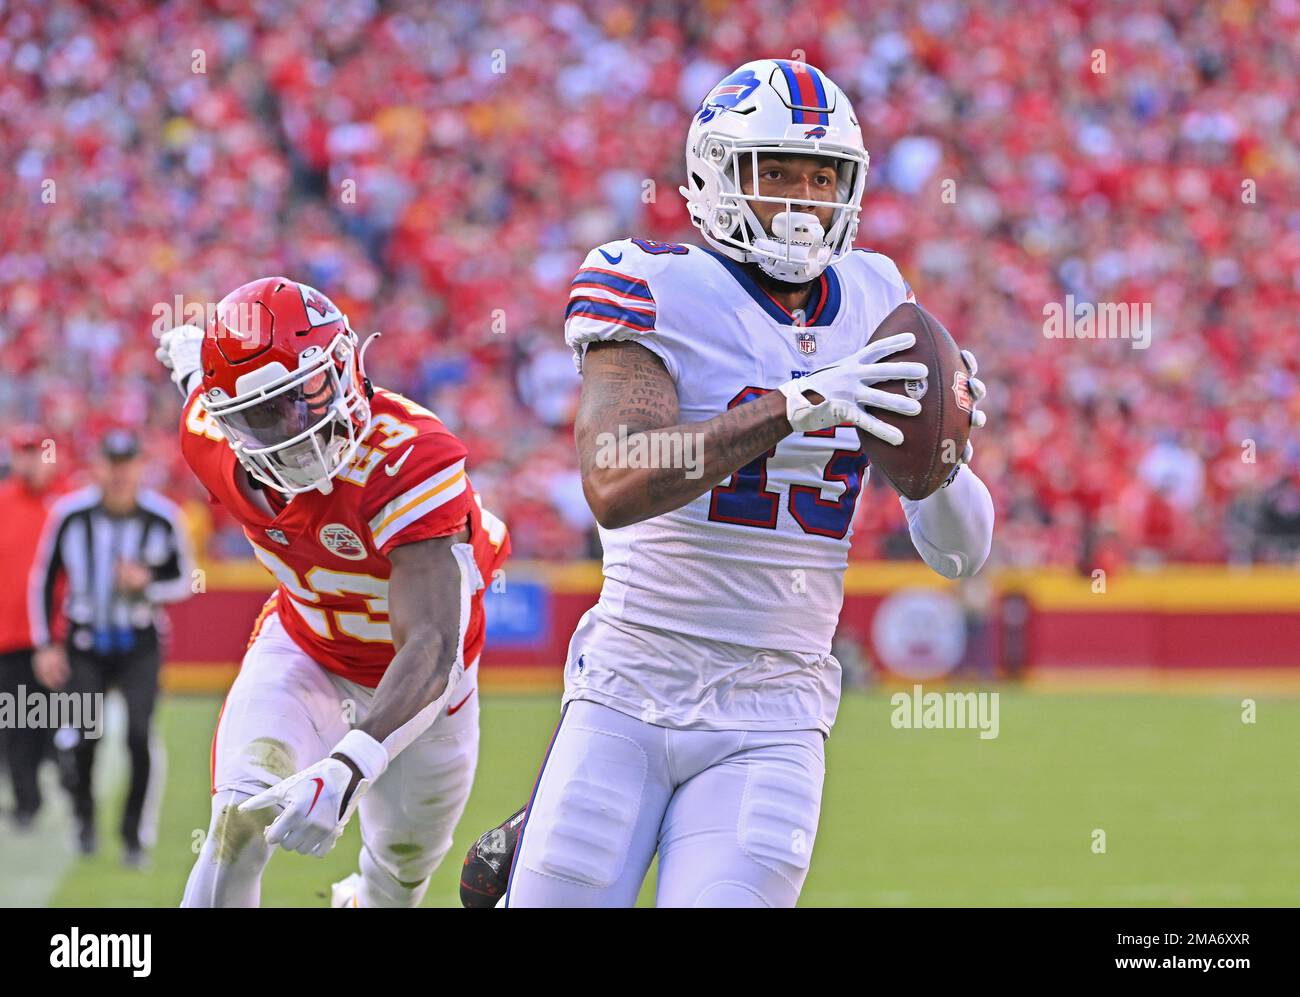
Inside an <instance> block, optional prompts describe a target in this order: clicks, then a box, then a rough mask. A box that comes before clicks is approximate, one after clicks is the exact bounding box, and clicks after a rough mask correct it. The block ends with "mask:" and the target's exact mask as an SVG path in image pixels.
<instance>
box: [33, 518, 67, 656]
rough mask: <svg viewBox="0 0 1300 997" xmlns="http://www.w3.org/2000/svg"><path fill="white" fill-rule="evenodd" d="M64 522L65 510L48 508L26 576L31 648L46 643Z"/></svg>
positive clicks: (50, 623) (52, 612) (65, 521)
mask: <svg viewBox="0 0 1300 997" xmlns="http://www.w3.org/2000/svg"><path fill="white" fill-rule="evenodd" d="M67 521H68V518H67V514H66V512H65V511H64V510H62V509H61V508H60V507H59V506H58V505H56V506H55V507H54V508H53V509H52V510H51V511H50V515H49V517H48V518H47V519H46V521H45V528H44V530H42V531H41V539H40V542H39V543H38V544H37V546H36V558H35V560H33V561H32V567H31V571H30V573H29V575H28V588H27V593H28V598H27V619H28V623H29V626H30V628H31V640H32V646H33V647H43V646H44V645H46V644H48V643H50V639H51V635H50V627H51V626H52V623H53V620H54V586H55V583H56V582H57V581H58V577H59V572H60V571H62V570H63V558H62V554H61V552H60V547H61V545H62V542H63V530H64V526H65V525H66V524H67Z"/></svg>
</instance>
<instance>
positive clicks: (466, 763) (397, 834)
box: [185, 616, 478, 906]
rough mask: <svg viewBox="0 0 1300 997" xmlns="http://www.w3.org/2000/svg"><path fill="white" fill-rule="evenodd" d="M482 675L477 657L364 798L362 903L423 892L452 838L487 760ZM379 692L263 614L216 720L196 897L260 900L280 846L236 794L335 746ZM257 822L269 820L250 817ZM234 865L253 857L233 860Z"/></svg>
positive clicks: (414, 898)
mask: <svg viewBox="0 0 1300 997" xmlns="http://www.w3.org/2000/svg"><path fill="white" fill-rule="evenodd" d="M477 682H478V667H477V663H476V664H475V666H474V667H471V668H469V669H468V670H467V671H466V673H465V677H464V678H463V679H462V680H461V683H460V685H459V686H458V687H457V689H456V691H455V692H454V693H453V694H452V697H451V700H450V701H449V702H448V704H447V707H446V708H445V709H444V711H443V713H442V714H441V715H440V716H439V717H438V719H437V720H435V721H434V723H433V725H432V726H431V727H430V728H429V729H428V730H427V731H425V732H424V733H423V734H422V735H420V737H418V738H417V739H416V740H415V741H414V742H412V743H411V744H410V745H409V746H407V747H406V749H405V750H403V751H402V752H401V753H400V754H398V755H397V757H396V758H394V759H393V760H392V762H391V763H390V764H389V766H388V768H387V769H386V770H385V771H384V774H383V775H381V776H380V777H379V778H378V779H377V780H376V781H375V784H374V785H373V786H371V787H370V789H369V791H368V792H367V793H366V795H365V796H363V797H362V798H361V802H360V804H358V807H357V810H358V816H359V818H360V821H361V840H362V844H363V849H362V854H361V863H360V866H361V875H362V880H363V883H362V888H361V893H360V896H359V899H360V902H361V904H362V906H367V905H376V906H378V905H385V906H387V905H402V906H407V905H414V904H415V903H418V902H419V899H420V898H421V897H422V896H423V893H424V884H425V881H426V880H427V879H428V877H429V876H430V875H431V874H432V873H433V871H434V869H436V868H437V866H438V863H439V862H441V861H442V859H443V856H445V855H446V854H447V851H448V850H449V849H450V848H451V840H452V833H453V831H454V830H455V828H456V824H457V822H458V821H459V820H460V816H461V813H462V812H463V811H464V809H465V802H466V800H468V798H469V792H470V787H471V785H472V784H473V781H474V769H475V765H476V763H477V761H478V695H477V690H476V686H477ZM373 698H374V690H373V689H368V688H366V687H365V686H361V685H358V684H357V683H355V682H350V681H348V680H347V679H344V678H341V677H339V676H337V675H334V674H332V673H331V672H328V671H326V670H325V669H324V668H322V667H321V666H320V665H318V664H317V663H316V662H315V661H314V660H313V659H312V658H311V657H309V656H308V655H307V654H306V652H304V651H303V650H302V649H301V648H300V647H299V646H298V645H297V644H295V643H294V642H293V640H292V639H291V638H290V637H289V635H288V634H287V633H286V632H285V630H284V627H283V626H281V625H280V621H279V618H278V617H276V616H271V617H269V618H268V619H267V620H266V621H265V622H264V624H263V625H262V628H261V630H260V631H259V633H258V635H257V637H256V639H255V640H254V641H253V644H252V646H251V647H250V648H249V649H248V652H247V653H246V654H245V655H244V662H243V665H242V666H241V668H240V670H239V675H238V677H237V678H236V679H235V682H234V685H232V686H231V688H230V693H229V695H227V697H226V702H225V705H224V706H223V707H222V711H221V717H220V719H219V720H218V721H217V730H216V733H215V735H214V737H213V745H212V788H213V810H212V824H211V827H210V828H209V833H208V838H207V840H206V841H205V844H204V849H203V852H202V853H201V854H200V856H199V861H198V863H196V865H195V870H194V873H193V874H192V875H191V877H190V885H189V887H188V888H187V890H186V897H185V903H186V906H190V905H194V906H211V905H217V906H224V905H226V904H228V903H229V904H235V905H244V904H245V903H256V900H257V895H256V890H255V888H254V889H253V891H252V894H251V896H250V893H249V890H250V887H249V884H248V881H249V879H250V877H252V878H254V879H256V878H260V874H261V869H262V867H264V866H265V863H266V861H267V859H269V857H270V850H269V849H267V848H264V847H258V846H259V845H264V842H262V841H261V829H262V827H263V826H264V825H265V822H266V817H267V815H268V814H267V812H265V811H257V812H254V813H250V814H239V813H238V811H237V809H236V807H237V803H238V802H240V801H242V800H244V799H247V798H248V797H250V796H253V795H255V794H257V793H260V792H261V791H262V790H263V789H265V788H267V787H268V786H272V785H274V784H275V783H277V782H279V781H280V780H281V779H283V778H286V777H287V776H290V775H292V774H293V773H295V772H298V771H300V770H302V769H304V768H306V767H307V766H308V765H311V764H313V763H314V762H317V761H320V759H322V758H324V757H325V756H326V755H327V754H328V753H329V751H330V749H331V748H332V747H333V746H334V745H335V744H337V743H338V741H339V739H340V738H342V737H343V735H344V734H346V733H347V732H348V730H349V729H350V728H351V727H353V726H355V725H356V724H358V723H360V722H361V721H363V720H364V719H365V717H366V714H367V712H368V710H369V708H370V704H371V701H372V700H373ZM453 710H454V711H455V712H454V713H451V714H450V715H449V711H453ZM250 822H252V823H258V822H260V824H258V826H257V827H252V826H251V825H250V826H245V825H249V824H250ZM249 845H252V846H253V847H249ZM235 865H239V866H242V867H243V868H239V869H233V870H228V869H225V868H223V866H235ZM227 882H228V883H229V884H230V888H229V889H228V890H227V889H226V888H225V886H226V883H227Z"/></svg>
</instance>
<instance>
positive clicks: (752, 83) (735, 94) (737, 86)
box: [699, 69, 758, 124]
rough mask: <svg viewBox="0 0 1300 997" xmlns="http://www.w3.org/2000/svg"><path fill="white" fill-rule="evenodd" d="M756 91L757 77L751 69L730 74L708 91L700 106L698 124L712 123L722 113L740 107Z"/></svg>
mask: <svg viewBox="0 0 1300 997" xmlns="http://www.w3.org/2000/svg"><path fill="white" fill-rule="evenodd" d="M757 89H758V77H757V76H755V75H754V71H753V70H752V69H743V70H740V71H738V72H735V73H732V74H731V75H730V76H728V77H727V78H726V79H725V80H723V81H722V82H721V83H719V84H718V85H717V86H716V87H714V88H713V89H712V90H710V91H709V95H708V96H707V97H705V98H704V100H703V101H702V102H701V104H700V113H699V119H700V124H704V123H705V122H706V121H712V120H713V119H714V118H715V117H716V116H717V115H718V114H720V113H721V112H723V111H730V110H732V109H733V108H736V107H738V106H740V104H742V103H744V101H745V100H747V99H748V98H749V95H750V94H752V93H753V92H754V91H755V90H757Z"/></svg>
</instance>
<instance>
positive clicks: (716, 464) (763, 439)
mask: <svg viewBox="0 0 1300 997" xmlns="http://www.w3.org/2000/svg"><path fill="white" fill-rule="evenodd" d="M677 418H678V409H677V387H676V385H675V384H674V383H673V379H672V377H671V376H670V375H669V374H668V371H667V370H666V369H665V368H664V365H663V362H662V361H661V360H660V359H659V358H658V357H657V356H655V355H654V353H652V352H651V351H650V350H648V349H646V348H645V347H644V346H640V345H638V344H636V343H633V342H598V343H592V344H590V345H589V346H588V347H587V352H586V356H585V357H584V359H583V363H582V399H581V402H580V404H579V406H578V418H577V425H576V432H575V435H576V436H577V442H578V461H579V464H580V466H581V469H582V489H583V492H584V494H585V495H586V496H587V504H588V505H590V506H591V511H592V513H594V514H595V516H596V521H597V522H598V523H600V525H601V526H603V527H605V528H606V529H617V528H618V527H620V526H630V525H631V524H633V523H639V522H641V520H643V519H650V518H651V517H653V516H658V515H660V514H661V513H665V512H669V511H671V510H673V509H678V508H680V507H681V506H683V505H685V504H686V503H687V502H689V501H691V500H692V499H694V498H695V497H697V496H699V495H703V494H704V493H705V492H707V491H708V490H709V489H711V488H713V487H714V486H715V485H717V484H718V483H719V482H721V481H724V480H726V479H727V478H728V477H730V476H731V475H732V474H733V473H734V472H735V471H736V470H737V469H738V468H741V467H743V466H744V465H746V464H748V463H749V462H750V461H751V460H753V459H754V458H755V457H758V456H759V455H761V454H764V453H766V452H767V451H768V450H771V449H772V447H774V446H776V444H777V443H778V442H780V441H781V440H782V439H784V438H785V437H786V436H789V435H790V432H791V429H790V421H789V420H788V419H787V418H786V400H785V396H783V395H782V394H781V393H780V392H779V391H771V392H768V393H767V394H765V395H763V396H762V397H760V398H756V399H754V400H753V401H751V402H747V403H745V404H744V405H737V406H736V407H735V408H732V409H730V410H728V411H726V412H723V413H722V414H721V415H718V416H714V417H713V418H712V419H709V420H708V421H707V422H697V423H678V421H677ZM620 427H623V431H624V432H625V433H626V435H627V437H628V440H629V443H631V441H632V438H633V437H634V435H635V434H637V433H645V434H647V436H648V437H649V440H648V442H649V443H651V444H652V445H654V444H655V443H656V442H657V441H656V439H655V438H656V437H659V434H670V435H669V436H668V437H667V440H668V441H669V442H673V443H680V441H685V440H686V438H687V437H690V446H691V447H692V448H693V449H692V450H691V451H689V452H690V453H691V454H692V456H693V457H694V458H695V461H697V462H698V463H694V464H693V465H692V467H691V468H690V469H689V470H690V473H689V475H688V473H687V472H688V469H687V468H685V467H681V466H678V467H618V466H602V465H607V464H610V463H611V462H610V461H608V460H602V459H600V458H601V455H602V453H604V454H609V453H610V447H611V446H612V442H613V441H615V440H617V438H618V436H619V428H620ZM673 452H687V451H684V450H682V451H678V450H677V449H675V448H674V450H673ZM614 463H616V462H614Z"/></svg>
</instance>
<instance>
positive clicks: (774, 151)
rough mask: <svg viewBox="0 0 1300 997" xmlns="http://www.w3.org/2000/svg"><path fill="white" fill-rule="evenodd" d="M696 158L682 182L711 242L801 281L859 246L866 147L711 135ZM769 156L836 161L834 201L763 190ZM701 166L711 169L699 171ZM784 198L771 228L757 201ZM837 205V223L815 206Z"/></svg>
mask: <svg viewBox="0 0 1300 997" xmlns="http://www.w3.org/2000/svg"><path fill="white" fill-rule="evenodd" d="M699 151H700V153H701V154H700V155H699V156H698V158H697V159H696V160H695V162H694V164H693V166H694V167H695V169H694V170H693V171H692V176H691V177H690V181H691V184H692V186H693V187H694V189H693V190H692V189H688V188H686V187H683V188H682V194H683V195H685V197H686V199H687V202H688V205H689V210H690V213H691V218H692V221H694V222H695V224H696V226H697V227H698V228H699V229H700V231H701V232H702V233H703V234H704V236H705V237H706V238H707V239H708V241H709V242H711V243H713V244H714V245H715V246H717V247H718V248H720V249H723V250H724V251H726V252H727V255H729V256H733V257H734V258H737V259H739V260H741V261H742V262H753V263H757V264H758V266H759V267H760V269H762V270H763V272H764V273H766V274H768V275H769V276H770V277H773V278H775V279H776V280H781V281H786V282H789V283H795V284H802V283H806V282H808V281H811V280H815V279H816V278H817V277H818V276H820V275H821V273H822V271H824V270H825V269H826V268H827V267H828V266H830V265H831V264H832V263H834V262H836V261H837V260H839V259H841V258H842V257H843V256H844V255H845V254H847V253H849V252H850V251H851V250H852V249H853V240H854V238H855V237H856V236H857V231H858V219H859V216H860V214H861V205H862V194H863V191H864V189H865V187H866V175H867V165H868V156H867V153H866V150H864V149H855V148H853V147H852V146H840V145H833V144H829V143H824V142H813V141H808V142H798V141H792V140H789V139H787V140H784V141H782V142H781V144H779V145H777V144H773V143H771V142H757V141H752V140H750V141H745V140H737V139H732V138H729V137H727V136H722V135H710V136H707V137H706V138H705V140H704V148H703V149H702V150H699ZM763 156H812V157H816V158H819V159H825V160H832V161H834V163H835V167H836V174H837V181H836V189H835V200H833V201H819V200H810V199H804V198H790V197H777V196H769V195H765V194H763V192H762V186H761V182H760V180H759V172H758V161H759V159H760V158H761V157H763ZM744 162H748V165H749V175H750V177H751V178H752V181H751V187H752V189H753V190H754V193H745V192H744V189H743V187H742V185H741V176H742V173H741V164H742V163H744ZM697 171H702V172H703V173H704V174H705V175H703V176H700V175H699V173H698V172H697ZM756 203H769V204H773V203H774V204H780V205H782V206H783V210H782V211H781V212H778V213H777V214H776V215H775V216H774V217H773V219H772V222H771V230H770V231H769V229H768V228H765V227H764V226H763V224H762V223H761V222H760V221H759V218H758V215H757V214H756V213H755V211H754V209H753V207H752V205H753V204H756ZM828 207H829V208H831V209H832V212H833V213H832V215H831V222H830V225H829V227H827V228H825V229H823V227H822V225H821V222H820V221H819V220H818V219H817V218H816V216H815V215H814V214H813V212H812V211H811V210H809V209H812V208H828Z"/></svg>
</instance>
